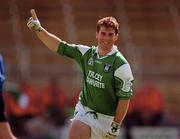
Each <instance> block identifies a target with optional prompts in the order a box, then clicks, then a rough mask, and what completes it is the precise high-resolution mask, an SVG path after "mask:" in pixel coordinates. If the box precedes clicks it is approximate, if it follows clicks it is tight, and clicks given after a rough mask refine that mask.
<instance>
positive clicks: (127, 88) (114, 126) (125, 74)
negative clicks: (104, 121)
mask: <svg viewBox="0 0 180 139" xmlns="http://www.w3.org/2000/svg"><path fill="white" fill-rule="evenodd" d="M114 77H115V89H116V95H117V97H118V98H119V101H118V103H117V107H116V112H115V116H114V119H113V121H112V123H111V129H110V130H109V132H108V133H107V135H106V138H107V139H115V138H116V137H117V136H118V134H119V129H120V126H121V123H122V121H123V120H124V118H125V116H126V113H127V110H128V106H129V101H130V97H131V96H132V88H131V87H132V81H133V79H134V78H133V75H132V71H131V68H130V66H129V64H124V65H121V66H120V67H119V68H117V69H116V71H115V73H114Z"/></svg>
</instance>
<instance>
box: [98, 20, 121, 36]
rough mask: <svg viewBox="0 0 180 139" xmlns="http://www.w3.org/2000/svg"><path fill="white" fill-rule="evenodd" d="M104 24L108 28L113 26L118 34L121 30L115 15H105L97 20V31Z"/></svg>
mask: <svg viewBox="0 0 180 139" xmlns="http://www.w3.org/2000/svg"><path fill="white" fill-rule="evenodd" d="M101 26H104V27H106V28H113V29H114V30H115V33H116V34H118V31H119V24H118V22H117V20H116V19H115V18H114V17H104V18H102V19H100V20H98V22H97V28H96V30H97V32H99V30H100V27H101Z"/></svg>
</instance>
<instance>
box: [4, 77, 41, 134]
mask: <svg viewBox="0 0 180 139" xmlns="http://www.w3.org/2000/svg"><path fill="white" fill-rule="evenodd" d="M5 99H6V102H7V103H6V107H7V113H8V116H9V120H10V123H11V124H12V127H14V128H13V130H14V131H15V133H16V134H17V136H24V135H26V131H25V128H24V124H25V123H26V122H27V121H28V120H29V119H31V118H33V117H34V116H36V115H38V114H39V113H40V109H39V104H40V103H39V102H40V101H39V99H38V94H37V92H36V91H35V89H33V87H32V86H30V85H29V84H28V83H27V81H25V80H24V79H22V78H20V79H19V82H18V85H17V88H13V89H10V90H9V91H8V92H7V93H5Z"/></svg>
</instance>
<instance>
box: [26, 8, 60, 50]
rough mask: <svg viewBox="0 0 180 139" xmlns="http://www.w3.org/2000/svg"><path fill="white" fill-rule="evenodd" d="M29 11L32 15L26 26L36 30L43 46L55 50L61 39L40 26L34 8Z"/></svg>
mask: <svg viewBox="0 0 180 139" xmlns="http://www.w3.org/2000/svg"><path fill="white" fill-rule="evenodd" d="M30 12H31V16H32V17H30V19H29V20H28V23H27V26H28V28H29V29H31V30H33V31H35V32H36V34H37V36H38V38H39V39H40V40H41V41H42V42H43V43H44V44H45V46H47V47H48V48H49V49H50V50H52V51H54V52H57V50H58V47H59V44H60V42H61V39H59V38H58V37H56V36H55V35H53V34H51V33H49V32H48V31H47V30H45V29H44V28H43V27H42V26H41V24H40V22H39V20H38V18H37V15H36V13H35V10H34V9H31V11H30Z"/></svg>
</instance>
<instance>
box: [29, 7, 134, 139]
mask: <svg viewBox="0 0 180 139" xmlns="http://www.w3.org/2000/svg"><path fill="white" fill-rule="evenodd" d="M31 14H32V17H31V18H30V19H29V21H28V23H27V26H28V27H29V28H30V29H31V30H34V31H35V32H36V34H37V36H38V37H39V39H40V40H41V41H42V42H43V43H44V44H45V45H46V46H47V47H48V48H49V49H51V50H52V51H54V52H57V53H59V54H60V55H64V56H68V57H70V58H73V59H74V60H76V62H77V63H78V64H79V65H80V68H81V70H82V73H83V87H82V90H81V92H80V96H79V102H78V103H77V105H76V108H75V112H74V118H73V119H72V123H71V125H70V128H69V134H68V139H115V138H117V136H118V134H119V129H120V125H121V123H122V121H123V119H124V117H125V115H126V112H127V108H128V104H129V98H130V96H131V95H132V89H131V86H132V80H133V75H132V72H131V68H130V66H129V64H128V62H127V61H126V59H125V58H124V57H123V56H122V54H121V53H120V52H119V51H118V49H117V47H116V46H115V45H114V43H115V42H116V41H117V39H118V28H119V24H118V23H117V21H116V19H115V18H113V17H105V18H103V19H100V20H99V21H98V22H97V31H96V39H97V47H94V46H92V47H88V46H84V45H75V44H68V43H66V42H64V41H62V40H61V39H59V38H58V37H56V36H54V35H53V34H51V33H49V32H48V31H46V30H45V29H44V28H43V27H42V26H41V24H40V22H39V20H38V18H37V16H36V14H35V11H34V10H31Z"/></svg>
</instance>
